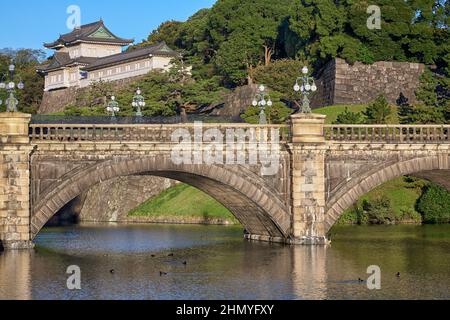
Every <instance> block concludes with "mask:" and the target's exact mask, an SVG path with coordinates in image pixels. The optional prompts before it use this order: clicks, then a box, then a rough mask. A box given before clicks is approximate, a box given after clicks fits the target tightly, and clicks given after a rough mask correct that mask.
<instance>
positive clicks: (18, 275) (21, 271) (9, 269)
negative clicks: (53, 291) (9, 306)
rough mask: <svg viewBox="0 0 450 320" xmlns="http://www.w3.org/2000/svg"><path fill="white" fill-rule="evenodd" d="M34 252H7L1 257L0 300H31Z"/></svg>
mask: <svg viewBox="0 0 450 320" xmlns="http://www.w3.org/2000/svg"><path fill="white" fill-rule="evenodd" d="M33 255H34V252H33V251H28V250H26V251H7V252H4V253H3V254H2V255H1V256H0V299H5V300H30V299H31V298H32V294H31V282H32V273H31V270H32V266H31V261H32V256H33Z"/></svg>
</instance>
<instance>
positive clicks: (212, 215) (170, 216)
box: [128, 184, 239, 224]
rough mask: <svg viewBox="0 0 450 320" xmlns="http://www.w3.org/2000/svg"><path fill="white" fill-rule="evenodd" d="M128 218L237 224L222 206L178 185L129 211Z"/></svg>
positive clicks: (189, 187)
mask: <svg viewBox="0 0 450 320" xmlns="http://www.w3.org/2000/svg"><path fill="white" fill-rule="evenodd" d="M128 216H129V217H145V218H149V219H152V218H154V219H155V221H162V220H164V219H167V220H169V221H172V222H174V221H175V222H176V219H179V220H180V221H183V222H184V221H189V220H190V219H191V220H192V221H193V222H197V221H204V222H205V223H207V222H208V221H224V222H228V223H232V224H238V223H239V222H238V221H237V220H236V218H234V216H233V214H232V213H231V212H230V211H229V210H228V209H226V208H225V207H224V206H223V205H222V204H220V203H219V202H217V201H216V200H214V199H213V198H211V197H210V196H209V195H207V194H205V193H204V192H202V191H200V190H198V189H196V188H194V187H191V186H188V185H186V184H178V185H176V186H175V187H172V188H169V189H167V190H165V191H163V192H162V193H161V194H159V195H158V196H156V197H154V198H151V199H149V200H148V201H146V202H144V203H143V204H142V205H140V206H139V207H137V208H136V209H134V210H133V211H131V212H130V213H129V215H128Z"/></svg>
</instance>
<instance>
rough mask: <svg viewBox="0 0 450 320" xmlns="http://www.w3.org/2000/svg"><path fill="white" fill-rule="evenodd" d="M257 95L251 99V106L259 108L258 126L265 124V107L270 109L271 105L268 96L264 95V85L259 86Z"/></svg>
mask: <svg viewBox="0 0 450 320" xmlns="http://www.w3.org/2000/svg"><path fill="white" fill-rule="evenodd" d="M258 89H259V93H257V94H256V96H255V98H253V102H252V105H253V106H254V107H257V106H259V110H260V112H259V124H262V125H264V124H267V118H266V106H268V107H271V106H272V105H273V102H272V99H271V98H270V95H269V94H267V93H266V87H265V86H264V85H260V86H259V88H258Z"/></svg>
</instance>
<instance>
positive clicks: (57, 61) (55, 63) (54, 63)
mask: <svg viewBox="0 0 450 320" xmlns="http://www.w3.org/2000/svg"><path fill="white" fill-rule="evenodd" d="M96 60H98V58H90V57H79V58H75V59H71V58H70V56H69V53H67V52H57V53H56V54H55V55H54V56H53V59H51V60H50V62H49V63H47V64H44V65H41V66H40V67H39V68H38V71H41V72H48V71H51V70H56V69H59V68H64V67H67V66H70V65H75V64H80V65H84V66H86V65H89V64H91V63H93V62H94V61H96Z"/></svg>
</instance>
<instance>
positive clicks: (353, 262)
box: [0, 224, 450, 300]
mask: <svg viewBox="0 0 450 320" xmlns="http://www.w3.org/2000/svg"><path fill="white" fill-rule="evenodd" d="M333 233H334V235H333V243H332V245H331V246H330V247H328V248H322V247H289V246H283V245H277V244H267V243H256V242H247V241H245V240H243V232H242V229H240V228H238V227H219V226H171V225H115V224H96V225H82V226H75V227H65V228H48V229H44V230H43V231H42V232H41V233H40V234H39V236H38V238H37V239H36V249H35V250H33V251H24V252H4V253H2V254H1V255H0V299H44V300H46V299H76V300H78V299H151V300H155V299H156V300H160V299H163V300H172V299H188V300H189V299H230V300H233V299H257V300H260V299H276V300H278V299H450V225H442V226H389V227H384V226H374V227H357V226H349V227H337V228H335V229H334V231H333ZM172 255H173V256H172ZM184 262H186V263H187V264H186V265H185V264H184ZM71 265H77V266H79V267H80V269H81V287H82V288H81V290H78V291H70V290H68V289H67V286H66V283H67V279H68V277H69V275H68V274H66V270H67V267H68V266H71ZM370 265H377V266H379V267H380V268H381V290H369V289H368V288H367V285H366V284H365V283H364V282H362V283H361V282H359V281H358V279H359V278H362V279H367V278H368V277H369V275H368V274H367V268H368V266H370ZM111 270H114V272H113V273H111V272H110V271H111ZM160 272H164V273H167V274H163V275H162V276H161V273H160ZM398 272H400V277H397V273H398Z"/></svg>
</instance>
